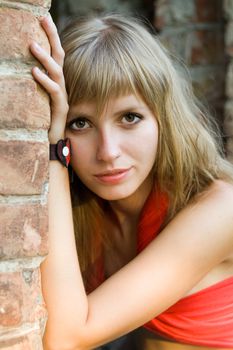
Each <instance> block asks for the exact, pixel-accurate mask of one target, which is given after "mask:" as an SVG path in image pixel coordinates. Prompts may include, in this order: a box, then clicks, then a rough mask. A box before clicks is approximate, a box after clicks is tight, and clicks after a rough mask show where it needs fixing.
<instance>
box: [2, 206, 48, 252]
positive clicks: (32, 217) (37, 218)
mask: <svg viewBox="0 0 233 350" xmlns="http://www.w3.org/2000/svg"><path fill="white" fill-rule="evenodd" d="M0 222H1V226H0V237H1V241H0V259H12V258H23V257H30V256H31V257H33V256H37V255H45V254H46V253H47V250H48V246H47V232H48V220H47V206H46V205H40V204H38V203H28V204H21V203H20V204H3V203H2V204H1V203H0Z"/></svg>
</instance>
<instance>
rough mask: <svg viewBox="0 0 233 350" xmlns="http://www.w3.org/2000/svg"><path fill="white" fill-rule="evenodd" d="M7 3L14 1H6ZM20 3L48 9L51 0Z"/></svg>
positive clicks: (22, 0) (25, 0) (23, 1)
mask: <svg viewBox="0 0 233 350" xmlns="http://www.w3.org/2000/svg"><path fill="white" fill-rule="evenodd" d="M8 1H9V2H15V0H8ZM20 2H22V3H26V4H32V5H36V6H42V7H45V8H49V7H50V5H51V0H21V1H20Z"/></svg>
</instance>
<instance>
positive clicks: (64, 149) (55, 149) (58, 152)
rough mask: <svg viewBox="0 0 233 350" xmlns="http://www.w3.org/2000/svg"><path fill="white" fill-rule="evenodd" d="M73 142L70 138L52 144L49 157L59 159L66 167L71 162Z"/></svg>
mask: <svg viewBox="0 0 233 350" xmlns="http://www.w3.org/2000/svg"><path fill="white" fill-rule="evenodd" d="M70 156H71V144H70V140H69V139H65V140H59V141H58V142H57V143H56V144H50V147H49V159H50V160H59V161H60V162H61V163H62V164H63V165H64V166H65V167H66V168H68V165H69V163H70Z"/></svg>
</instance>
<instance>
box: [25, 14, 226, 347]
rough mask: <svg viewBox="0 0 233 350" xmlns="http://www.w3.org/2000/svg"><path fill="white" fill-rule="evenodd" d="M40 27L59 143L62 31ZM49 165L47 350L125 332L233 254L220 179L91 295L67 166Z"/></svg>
mask: <svg viewBox="0 0 233 350" xmlns="http://www.w3.org/2000/svg"><path fill="white" fill-rule="evenodd" d="M43 26H44V28H45V30H46V32H47V34H48V37H49V40H50V43H51V46H52V55H53V60H54V61H55V63H53V62H52V61H50V59H49V58H48V55H47V54H46V53H45V52H41V53H40V54H39V53H38V52H35V51H33V50H34V49H33V48H32V51H33V53H34V55H35V56H36V57H37V58H38V59H39V60H40V61H41V63H42V64H43V65H44V66H45V69H46V70H47V71H48V73H49V77H50V78H49V77H47V78H46V77H44V76H43V78H42V73H40V74H41V75H36V74H34V73H35V72H34V73H33V74H34V77H35V78H36V79H37V80H38V81H39V82H40V83H41V84H42V85H43V86H44V87H45V89H46V90H47V91H48V92H49V93H50V96H51V100H52V107H54V108H53V109H52V126H51V129H50V135H49V137H50V138H51V140H52V141H53V142H56V141H57V139H59V138H61V137H62V135H61V134H60V133H61V132H60V131H59V130H62V127H61V126H62V125H63V126H64V125H65V124H64V118H65V117H66V115H65V109H66V108H65V104H66V102H65V101H66V99H65V93H64V86H63V83H62V79H63V78H62V76H61V71H60V72H59V69H58V70H57V74H55V67H56V68H57V66H56V64H57V61H56V56H57V57H58V56H59V55H57V51H56V50H57V48H59V44H58V43H57V40H58V39H57V34H56V31H55V28H54V25H53V24H52V22H51V21H50V20H49V19H47V20H45V21H44V22H43ZM59 50H60V48H59ZM60 65H61V63H60ZM43 79H44V80H43ZM49 80H51V81H49ZM54 82H55V83H54ZM58 96H59V98H58ZM61 101H63V102H61ZM56 102H57V104H56ZM59 103H60V107H59ZM63 105H64V106H63ZM57 106H58V107H57ZM62 106H63V107H62ZM64 115H65V117H64ZM63 131H64V130H63ZM51 140H50V141H51ZM50 163H51V164H50V189H49V245H50V251H49V255H48V257H47V258H46V260H45V262H44V263H43V264H42V266H41V272H42V286H43V295H44V298H45V302H46V304H47V308H48V314H49V317H48V322H47V326H46V331H45V336H44V349H45V350H54V349H56V350H58V349H59V350H63V349H64V350H65V349H67V350H81V349H82V350H84V349H93V348H95V347H97V346H99V345H100V344H103V343H106V342H108V341H110V340H112V339H114V338H117V337H119V336H121V335H123V334H125V333H128V332H129V331H131V330H133V329H135V328H137V327H138V326H140V325H142V324H144V323H145V322H147V321H149V320H150V319H152V318H153V317H155V316H156V315H158V314H160V313H161V312H162V311H164V310H166V309H167V308H168V307H169V306H170V305H172V304H174V303H175V302H176V301H177V300H179V299H180V298H181V297H183V296H184V295H185V293H187V292H188V291H189V290H190V289H191V288H192V287H193V286H194V285H195V284H196V283H197V282H198V281H199V280H201V278H203V276H204V275H205V274H207V273H208V271H210V270H211V269H212V268H213V267H214V266H216V265H217V264H219V263H220V262H221V261H223V260H224V258H225V257H226V256H227V255H229V254H230V253H231V252H232V249H233V229H232V227H233V210H232V200H233V189H232V186H230V185H228V184H224V183H221V182H218V183H216V184H213V185H212V186H211V187H210V189H209V191H208V192H206V194H204V195H202V196H201V197H200V198H199V199H198V200H197V202H196V204H192V205H189V206H187V207H186V208H185V209H184V210H182V211H181V212H180V213H179V214H178V215H177V216H176V218H175V219H173V220H172V222H171V223H169V225H167V227H166V228H165V229H164V230H163V232H161V233H160V235H159V236H158V237H157V238H156V240H154V241H153V242H151V244H150V245H149V246H148V247H147V248H146V249H145V250H144V251H143V252H142V253H141V254H139V255H138V256H137V257H136V258H134V259H133V260H132V261H131V262H130V263H129V264H127V265H126V266H125V267H123V268H122V269H121V270H120V271H118V272H117V273H116V274H114V275H113V276H111V277H110V278H109V279H108V280H106V281H105V282H104V283H103V284H102V285H101V286H100V287H98V288H97V289H96V290H95V291H94V292H92V293H91V294H89V295H88V296H86V294H85V290H84V286H83V282H82V278H81V274H80V269H79V264H78V258H77V253H76V249H75V240H74V230H73V223H72V211H71V201H70V189H69V180H68V172H67V169H66V168H64V167H63V166H62V165H61V164H59V163H58V162H54V161H51V162H50Z"/></svg>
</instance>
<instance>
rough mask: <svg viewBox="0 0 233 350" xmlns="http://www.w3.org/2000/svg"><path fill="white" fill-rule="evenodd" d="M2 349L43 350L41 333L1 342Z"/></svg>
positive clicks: (32, 333) (37, 332)
mask: <svg viewBox="0 0 233 350" xmlns="http://www.w3.org/2000/svg"><path fill="white" fill-rule="evenodd" d="M0 348H1V349H3V348H4V350H43V346H42V341H41V333H40V332H39V331H33V332H30V333H28V334H27V335H25V336H21V337H16V338H12V339H11V340H8V341H2V342H1V341H0Z"/></svg>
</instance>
